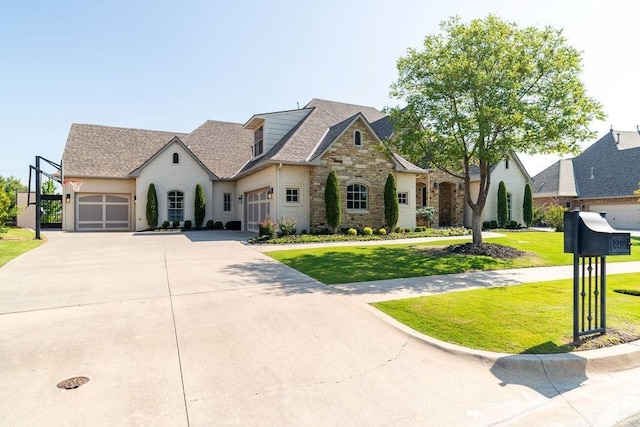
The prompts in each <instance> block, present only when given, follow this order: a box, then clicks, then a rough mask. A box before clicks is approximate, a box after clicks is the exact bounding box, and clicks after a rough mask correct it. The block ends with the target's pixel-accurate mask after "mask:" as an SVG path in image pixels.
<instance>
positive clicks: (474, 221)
mask: <svg viewBox="0 0 640 427" xmlns="http://www.w3.org/2000/svg"><path fill="white" fill-rule="evenodd" d="M481 221H482V209H477V206H476V209H472V210H471V232H472V235H473V244H474V245H480V244H482V222H481Z"/></svg>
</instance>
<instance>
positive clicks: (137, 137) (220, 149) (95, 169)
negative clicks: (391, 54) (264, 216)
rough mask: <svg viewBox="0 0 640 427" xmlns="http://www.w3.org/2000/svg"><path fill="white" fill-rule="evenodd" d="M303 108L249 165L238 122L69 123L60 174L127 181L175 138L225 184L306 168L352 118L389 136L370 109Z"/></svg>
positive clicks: (319, 102) (323, 103) (249, 135)
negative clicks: (167, 125)
mask: <svg viewBox="0 0 640 427" xmlns="http://www.w3.org/2000/svg"><path fill="white" fill-rule="evenodd" d="M305 108H308V109H310V110H311V111H310V113H309V114H308V115H307V116H306V117H305V118H304V119H302V120H301V121H300V123H298V124H297V125H296V126H294V128H293V129H291V131H290V132H288V133H287V134H286V135H285V136H284V137H283V138H282V140H281V141H280V142H278V143H277V144H275V146H273V147H272V148H271V149H270V150H269V152H267V153H265V155H264V156H262V157H260V158H258V159H255V160H253V161H250V160H251V147H252V145H253V131H251V130H249V129H245V128H244V127H243V125H242V124H240V123H229V122H219V121H213V120H208V121H206V122H204V123H203V124H202V125H201V126H199V127H198V128H196V129H195V130H194V131H193V132H191V133H189V134H184V133H178V132H162V131H153V130H143V129H128V128H118V127H108V126H99V125H87V124H73V125H72V126H71V130H70V132H69V137H68V139H67V144H66V146H65V149H64V153H63V155H62V159H63V163H64V169H65V171H64V172H65V175H66V176H74V177H75V176H80V177H109V178H128V177H130V174H131V173H132V172H133V171H135V170H136V169H137V168H139V167H140V166H141V165H143V164H144V162H145V161H147V160H149V159H150V158H151V157H152V156H153V155H154V154H156V153H157V152H158V151H159V150H161V149H162V148H163V147H164V146H165V145H166V144H167V143H168V142H169V141H171V140H172V138H174V137H176V136H177V137H178V138H180V140H181V141H182V142H183V143H184V144H185V146H187V147H188V148H189V150H191V152H192V153H193V154H194V155H195V156H197V158H198V159H200V161H201V162H202V163H203V164H204V165H205V166H206V167H207V168H208V169H209V171H211V172H212V173H213V174H215V175H216V176H217V177H219V178H222V179H225V178H233V177H235V176H237V175H238V173H239V172H241V171H242V172H243V173H246V172H248V171H250V170H252V169H254V168H255V167H260V166H261V165H263V164H266V163H268V162H286V163H300V164H306V163H308V159H309V157H310V156H311V154H312V153H313V152H314V150H315V149H316V148H317V147H318V144H319V143H320V142H321V140H322V139H323V137H324V136H326V134H327V132H328V131H329V130H330V129H332V128H334V130H335V128H336V125H338V124H340V123H342V122H344V121H345V120H347V119H349V118H353V117H354V116H356V115H358V114H361V115H362V116H363V117H364V118H365V119H366V121H367V122H369V123H370V124H372V128H373V130H374V132H375V133H376V134H378V137H379V138H380V139H381V140H384V139H385V138H386V137H388V136H389V135H390V133H391V132H392V128H391V126H390V125H389V123H388V120H387V119H386V116H385V115H384V114H383V113H381V112H380V111H378V110H376V109H375V108H372V107H366V106H361V105H354V104H345V103H341V102H334V101H327V100H323V99H313V100H311V102H309V104H307V106H306V107H305ZM331 142H333V141H329V143H331ZM403 160H404V159H402V160H400V159H398V158H396V162H397V163H398V164H399V165H401V167H402V168H404V169H407V170H413V168H412V167H415V166H413V165H411V164H410V163H409V162H407V161H406V160H405V161H403ZM418 169H419V168H418ZM416 170H417V169H416Z"/></svg>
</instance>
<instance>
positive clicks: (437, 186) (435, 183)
mask: <svg viewBox="0 0 640 427" xmlns="http://www.w3.org/2000/svg"><path fill="white" fill-rule="evenodd" d="M439 187H440V183H439V182H438V181H434V183H433V188H435V189H436V190H437V189H438V188H439Z"/></svg>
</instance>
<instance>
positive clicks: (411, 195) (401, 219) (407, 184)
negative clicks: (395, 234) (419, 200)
mask: <svg viewBox="0 0 640 427" xmlns="http://www.w3.org/2000/svg"><path fill="white" fill-rule="evenodd" d="M396 188H397V190H398V193H408V194H407V195H408V202H409V203H408V204H406V205H400V209H399V216H398V227H402V228H411V229H414V228H415V226H416V175H415V174H413V173H401V172H398V173H397V174H396Z"/></svg>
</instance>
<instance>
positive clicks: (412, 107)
mask: <svg viewBox="0 0 640 427" xmlns="http://www.w3.org/2000/svg"><path fill="white" fill-rule="evenodd" d="M441 29H442V32H441V33H440V34H437V35H430V36H427V37H426V39H425V41H424V47H423V49H422V50H416V49H409V51H408V52H407V55H406V56H405V57H402V58H400V59H399V60H398V63H397V66H398V74H399V75H398V80H397V81H396V82H395V83H394V84H393V85H392V86H391V93H390V95H391V96H392V97H394V98H397V99H400V100H403V101H404V102H405V103H406V105H405V106H401V107H395V108H391V109H389V114H390V116H391V120H392V122H393V124H394V138H393V140H392V141H391V142H390V143H392V144H396V145H397V146H398V147H399V150H400V151H401V152H402V153H403V154H405V155H407V156H408V157H410V158H411V159H412V160H414V161H418V160H425V161H427V162H429V164H430V165H433V166H435V167H437V168H439V169H441V170H443V171H445V172H447V173H449V174H451V175H453V176H455V177H459V178H461V179H462V180H463V181H464V186H465V202H466V203H467V204H468V205H469V207H470V208H471V212H472V217H471V224H472V230H473V242H474V243H478V244H479V243H482V223H481V215H482V211H483V209H484V207H485V203H486V200H487V195H488V191H489V186H490V184H491V179H490V174H489V172H490V171H491V168H492V167H493V166H494V165H496V164H497V163H498V162H500V161H502V160H504V159H507V158H508V156H509V154H510V153H511V152H522V153H528V154H539V153H553V152H555V153H567V152H575V151H577V150H578V148H579V145H578V142H579V141H582V140H585V139H588V138H591V137H593V133H592V132H591V131H590V130H589V125H590V123H591V121H592V120H593V119H594V118H598V119H602V118H603V117H604V115H603V112H602V107H601V105H600V104H599V103H598V102H597V101H595V100H594V99H592V98H590V97H588V96H587V94H586V90H585V87H584V84H583V83H582V81H581V80H580V73H581V71H582V65H581V58H580V53H579V52H578V51H577V50H576V49H575V48H573V47H572V46H570V45H569V44H568V43H567V40H566V39H565V38H564V36H563V35H562V32H561V31H558V30H555V29H553V28H550V27H546V28H544V29H538V28H534V27H526V28H520V27H518V26H517V25H516V24H515V23H511V22H505V21H503V20H501V19H500V18H498V17H496V16H493V15H489V16H487V17H486V18H485V19H476V20H473V21H471V22H469V23H466V24H465V23H463V22H461V20H460V19H459V18H451V19H449V20H447V21H445V22H443V23H442V24H441ZM474 170H475V171H477V172H478V173H479V175H480V179H479V191H478V193H477V194H478V196H477V198H476V199H475V200H472V198H471V191H470V184H471V175H472V172H473V171H474Z"/></svg>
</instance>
